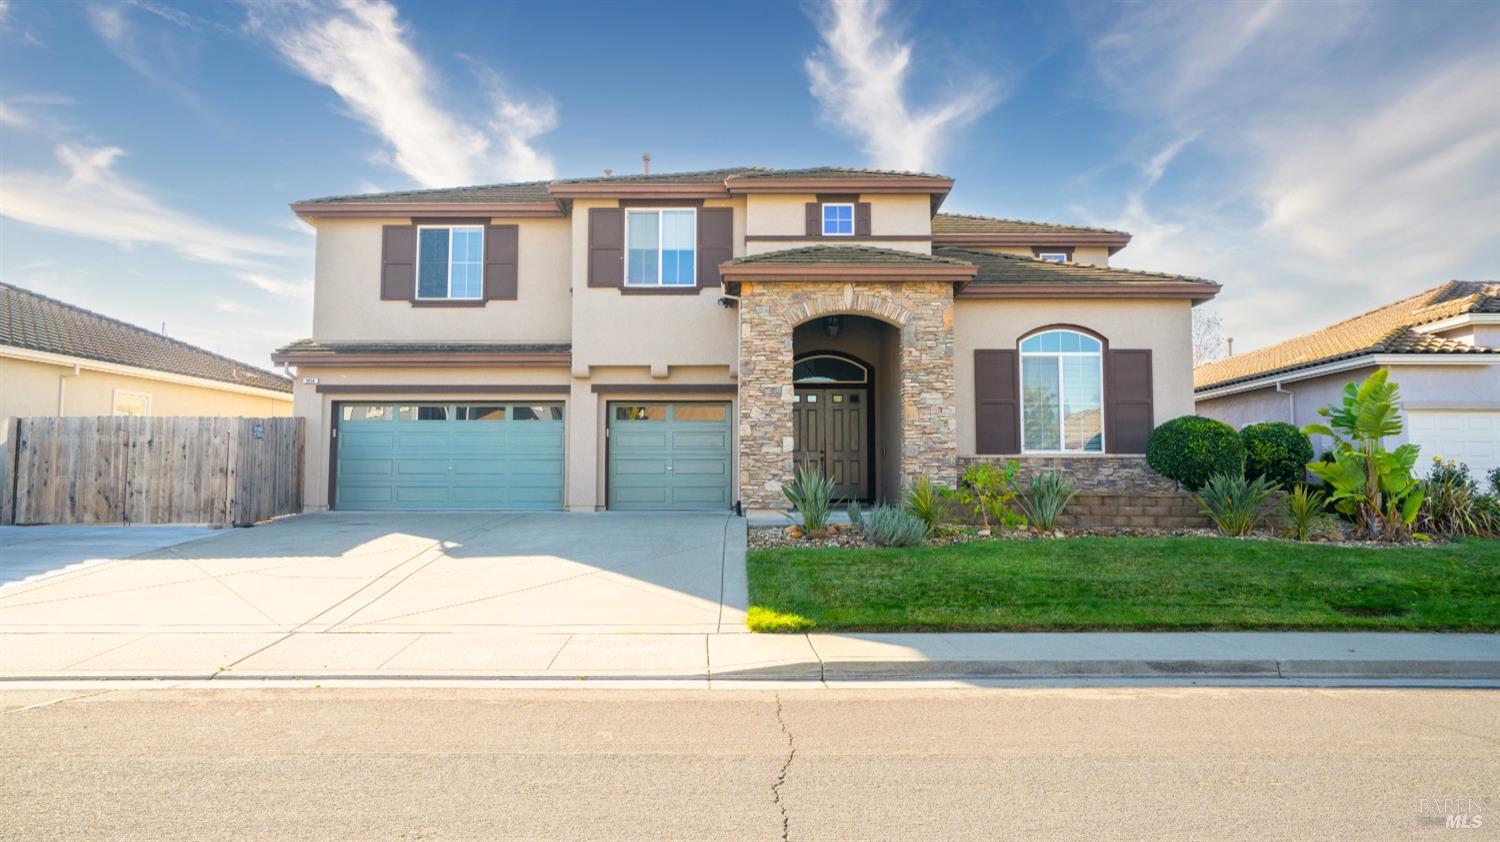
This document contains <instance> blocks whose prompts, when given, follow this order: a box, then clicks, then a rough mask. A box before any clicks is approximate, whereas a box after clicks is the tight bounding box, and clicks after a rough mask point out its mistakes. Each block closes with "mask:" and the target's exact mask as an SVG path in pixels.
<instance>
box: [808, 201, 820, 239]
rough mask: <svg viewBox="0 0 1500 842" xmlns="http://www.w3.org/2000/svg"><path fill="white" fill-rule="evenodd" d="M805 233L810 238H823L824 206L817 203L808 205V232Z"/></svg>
mask: <svg viewBox="0 0 1500 842" xmlns="http://www.w3.org/2000/svg"><path fill="white" fill-rule="evenodd" d="M803 233H805V234H806V235H807V236H809V237H821V236H823V206H822V205H820V204H818V203H817V202H808V203H807V230H805V231H804V232H803Z"/></svg>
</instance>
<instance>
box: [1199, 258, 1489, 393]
mask: <svg viewBox="0 0 1500 842" xmlns="http://www.w3.org/2000/svg"><path fill="white" fill-rule="evenodd" d="M1465 313H1500V282H1496V281H1449V282H1448V283H1446V284H1442V285H1441V286H1436V287H1433V288H1432V289H1429V290H1424V291H1422V292H1419V293H1417V294H1416V295H1413V296H1411V297H1409V298H1403V299H1401V300H1400V301H1397V302H1395V303H1394V304H1387V305H1386V306H1384V307H1381V308H1379V309H1377V310H1371V311H1370V312H1368V313H1364V314H1361V315H1358V316H1355V317H1354V318H1352V319H1346V320H1344V321H1342V322H1339V323H1338V324H1334V325H1329V326H1328V327H1325V328H1323V329H1322V330H1317V331H1314V332H1312V333H1308V334H1304V335H1302V336H1298V337H1296V338H1293V339H1288V340H1286V341H1284V342H1278V343H1277V344H1275V345H1271V346H1269V347H1266V348H1261V349H1259V350H1255V351H1251V352H1249V353H1246V354H1238V355H1236V356H1233V357H1229V358H1227V359H1222V360H1217V361H1215V362H1211V363H1205V364H1203V365H1200V366H1198V367H1197V368H1196V369H1194V370H1193V387H1194V388H1195V389H1197V390H1200V391H1201V390H1203V389H1208V388H1217V387H1220V386H1228V385H1230V384H1233V383H1239V382H1243V381H1246V380H1254V379H1256V378H1259V377H1265V376H1267V375H1270V374H1279V373H1283V372H1288V371H1295V370H1297V369H1302V368H1310V367H1312V366H1316V365H1322V364H1324V363H1331V362H1335V361H1337V360H1343V359H1349V358H1352V357H1362V356H1365V355H1367V354H1493V353H1500V348H1492V347H1487V346H1483V345H1469V344H1466V343H1463V342H1459V341H1456V340H1453V339H1444V338H1442V337H1440V336H1434V335H1432V334H1424V333H1420V332H1418V331H1416V330H1414V329H1413V328H1416V327H1419V326H1421V325H1424V324H1429V323H1431V322H1436V321H1441V320H1443V319H1447V318H1451V317H1453V316H1459V315H1463V314H1465Z"/></svg>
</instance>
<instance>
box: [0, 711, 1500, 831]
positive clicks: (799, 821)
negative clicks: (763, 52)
mask: <svg viewBox="0 0 1500 842" xmlns="http://www.w3.org/2000/svg"><path fill="white" fill-rule="evenodd" d="M0 710H3V714H0V781H3V786H0V837H3V838H5V839H27V840H41V839H151V840H165V839H256V840H267V839H340V840H343V839H495V838H504V839H773V840H774V839H782V838H789V839H838V840H846V839H969V838H988V839H993V838H1027V839H1038V838H1041V839H1048V838H1089V839H1141V838H1161V837H1173V838H1203V839H1209V838H1211V839H1254V840H1267V839H1299V840H1300V839H1335V838H1337V839H1349V838H1381V839H1388V838H1407V837H1413V836H1415V837H1418V838H1455V839H1483V838H1496V837H1497V835H1500V695H1497V694H1496V692H1495V691H1486V690H1437V689H1416V690H1394V689H1393V690H1376V689H1306V688H1130V687H1117V688H1081V689H1080V688H1075V689H1065V688H1057V689H998V688H975V689H923V688H921V687H915V686H914V687H911V688H909V689H908V688H899V689H878V690H856V689H780V690H744V691H741V690H727V691H720V690H714V691H686V690H681V691H679V690H650V691H635V690H625V689H616V690H525V689H516V690H510V689H504V690H499V689H468V688H460V689H447V688H406V689H352V688H350V689H329V688H301V689H254V690H250V689H236V690H213V689H205V690H170V689H163V690H101V689H97V688H89V689H84V688H79V689H75V690H68V689H62V690H58V689H50V690H5V691H0ZM1455 807H1457V808H1462V809H1463V810H1465V811H1468V812H1469V813H1476V812H1477V813H1479V814H1481V821H1482V825H1481V826H1480V827H1478V828H1470V829H1449V828H1448V827H1447V826H1446V820H1447V819H1446V817H1447V815H1448V814H1449V813H1450V812H1451V811H1452V810H1453V809H1454V808H1455ZM1485 810H1494V811H1496V813H1495V814H1494V815H1484V814H1483V811H1485ZM1465 821H1469V822H1471V823H1472V818H1471V819H1466V820H1465Z"/></svg>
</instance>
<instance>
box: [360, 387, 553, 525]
mask: <svg viewBox="0 0 1500 842" xmlns="http://www.w3.org/2000/svg"><path fill="white" fill-rule="evenodd" d="M358 406H360V407H363V406H380V405H358ZM384 406H385V410H384V411H378V410H377V411H363V410H361V411H356V412H354V413H350V414H353V415H355V416H356V417H357V419H358V420H350V414H345V416H344V417H345V419H346V420H344V421H342V422H341V423H340V425H339V433H338V435H339V455H338V460H339V464H338V478H337V483H336V485H337V488H336V499H335V505H336V506H338V507H341V508H370V509H424V508H425V509H442V508H455V509H506V508H522V509H559V508H562V503H563V484H564V473H565V464H566V463H565V459H564V455H565V454H564V442H565V439H566V435H565V433H566V421H564V420H552V419H554V418H555V419H562V417H563V410H562V407H561V406H556V407H551V406H547V407H543V406H539V405H526V408H525V409H523V410H521V411H519V412H518V411H516V410H515V407H514V405H510V404H504V403H496V402H491V403H487V404H484V405H482V406H480V405H467V404H452V405H446V406H445V407H441V409H442V411H433V412H430V413H428V414H429V415H431V416H437V417H434V418H430V419H424V420H413V419H410V418H408V419H407V420H396V419H397V418H398V415H399V413H398V412H397V411H396V409H395V405H384ZM532 407H535V408H534V409H533V408H532ZM348 408H349V407H347V406H346V407H345V409H346V412H347V410H348ZM434 408H435V409H437V407H434ZM480 412H482V415H481V414H479V413H480ZM535 415H547V416H549V417H548V418H547V419H545V420H530V421H516V420H512V418H513V417H516V416H520V417H533V416H535ZM465 416H469V418H466V417H465ZM471 418H472V419H473V420H470V419H471ZM480 419H483V420H480Z"/></svg>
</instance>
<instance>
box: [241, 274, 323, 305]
mask: <svg viewBox="0 0 1500 842" xmlns="http://www.w3.org/2000/svg"><path fill="white" fill-rule="evenodd" d="M239 279H240V280H242V281H244V282H245V283H247V284H250V285H251V286H253V287H255V288H256V289H258V290H260V291H261V292H267V293H270V294H271V295H274V296H277V297H278V298H292V299H298V300H303V301H311V300H312V292H313V285H312V284H311V283H310V282H308V281H288V280H285V279H283V278H277V277H274V276H272V275H266V274H264V273H261V272H241V273H239Z"/></svg>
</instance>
